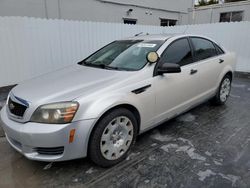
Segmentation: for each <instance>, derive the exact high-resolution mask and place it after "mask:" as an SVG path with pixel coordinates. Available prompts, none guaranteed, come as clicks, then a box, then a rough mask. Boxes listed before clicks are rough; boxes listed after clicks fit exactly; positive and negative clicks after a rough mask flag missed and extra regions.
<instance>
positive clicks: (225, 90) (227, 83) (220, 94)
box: [212, 75, 232, 105]
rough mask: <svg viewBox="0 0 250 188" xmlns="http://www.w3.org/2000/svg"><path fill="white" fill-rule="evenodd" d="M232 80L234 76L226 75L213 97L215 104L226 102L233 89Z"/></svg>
mask: <svg viewBox="0 0 250 188" xmlns="http://www.w3.org/2000/svg"><path fill="white" fill-rule="evenodd" d="M231 82H232V78H231V76H230V75H226V76H224V78H223V79H222V81H221V83H220V87H219V89H218V91H217V93H216V95H215V97H214V98H213V99H212V102H213V103H214V104H216V105H222V104H225V103H226V101H227V99H228V97H229V94H230V91H231Z"/></svg>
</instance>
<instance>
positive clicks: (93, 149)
mask: <svg viewBox="0 0 250 188" xmlns="http://www.w3.org/2000/svg"><path fill="white" fill-rule="evenodd" d="M118 116H126V117H127V118H129V119H130V121H131V122H132V124H133V127H134V130H133V140H132V143H131V144H130V147H129V149H128V150H127V151H126V152H125V153H124V154H123V155H122V156H121V157H120V158H119V159H116V160H107V159H105V158H104V157H103V155H102V153H101V147H100V141H101V137H102V134H103V131H104V130H105V128H106V127H107V126H108V124H109V123H110V121H112V120H113V119H115V118H116V117H118ZM137 131H138V126H137V120H136V118H135V116H134V115H133V113H132V112H131V111H129V110H127V109H125V108H119V109H114V110H112V111H110V112H108V113H107V114H105V115H104V116H103V117H102V118H101V119H100V120H99V121H98V123H97V124H96V126H95V127H94V130H93V131H92V134H91V137H90V142H89V152H88V153H89V157H90V159H91V160H92V161H93V162H94V163H96V164H97V165H99V166H102V167H109V166H113V165H115V164H117V163H119V162H121V161H122V160H124V159H125V158H126V156H127V154H128V152H129V151H130V149H131V147H132V146H133V144H134V143H135V140H136V137H137Z"/></svg>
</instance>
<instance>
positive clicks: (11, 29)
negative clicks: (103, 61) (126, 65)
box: [0, 17, 250, 87]
mask: <svg viewBox="0 0 250 188" xmlns="http://www.w3.org/2000/svg"><path fill="white" fill-rule="evenodd" d="M185 30H186V32H187V33H192V34H202V35H207V36H209V37H211V38H213V39H215V40H216V41H218V42H220V43H221V44H223V45H224V46H225V47H226V48H228V49H229V50H232V51H235V52H236V53H237V55H238V64H237V70H238V71H245V72H250V61H249V60H250V53H249V52H250V45H249V44H250V35H249V32H248V31H250V22H239V23H217V24H204V25H191V26H176V27H156V26H145V25H144V26H142V25H124V24H115V23H98V22H82V21H68V20H46V19H38V18H23V17H0V87H1V86H5V85H11V84H16V83H19V82H21V81H24V80H27V79H30V78H32V77H35V76H38V75H41V74H44V73H47V72H50V71H53V70H56V69H58V68H61V67H64V66H67V65H71V64H74V63H77V62H78V61H80V60H82V59H83V58H84V57H86V56H87V55H89V54H90V53H92V52H93V51H95V50H97V49H98V48H100V47H101V46H103V45H105V44H106V43H108V42H111V41H113V40H116V39H120V38H123V37H129V36H133V35H134V34H136V33H139V32H141V31H143V32H148V33H150V34H156V33H157V34H159V33H171V32H174V33H182V32H184V31H185Z"/></svg>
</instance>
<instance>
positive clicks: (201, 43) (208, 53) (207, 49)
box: [191, 37, 217, 61]
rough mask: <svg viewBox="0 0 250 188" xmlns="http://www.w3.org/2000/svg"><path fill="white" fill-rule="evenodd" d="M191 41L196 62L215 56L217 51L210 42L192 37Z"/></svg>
mask: <svg viewBox="0 0 250 188" xmlns="http://www.w3.org/2000/svg"><path fill="white" fill-rule="evenodd" d="M191 41H192V44H193V46H194V58H195V60H196V61H200V60H203V59H207V58H210V57H213V56H216V55H217V51H216V49H215V47H214V45H213V43H212V42H211V41H209V40H207V39H204V38H198V37H197V38H196V37H192V38H191Z"/></svg>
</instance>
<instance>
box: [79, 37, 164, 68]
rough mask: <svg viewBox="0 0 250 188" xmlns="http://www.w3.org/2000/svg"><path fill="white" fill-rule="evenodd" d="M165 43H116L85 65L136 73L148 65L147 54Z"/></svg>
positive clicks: (139, 41) (131, 41)
mask: <svg viewBox="0 0 250 188" xmlns="http://www.w3.org/2000/svg"><path fill="white" fill-rule="evenodd" d="M163 42H164V41H161V40H157V41H155V40H154V41H143V40H122V41H115V42H113V43H111V44H109V45H107V46H105V47H104V48H102V49H101V50H99V51H97V52H95V53H94V54H93V55H91V56H90V57H88V58H87V59H85V60H84V62H83V63H84V65H87V66H93V67H99V68H107V69H117V70H131V71H136V70H140V69H142V68H143V67H144V66H145V65H146V63H147V54H148V53H149V52H152V51H156V50H157V49H158V48H159V47H160V46H161V45H162V44H163Z"/></svg>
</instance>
